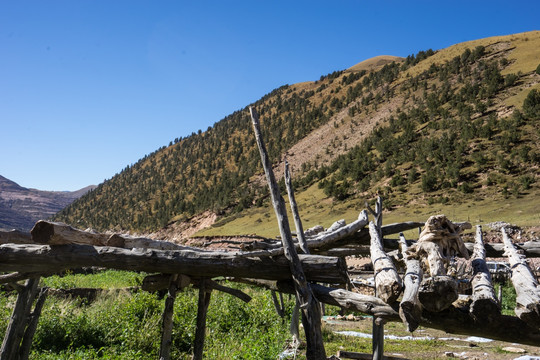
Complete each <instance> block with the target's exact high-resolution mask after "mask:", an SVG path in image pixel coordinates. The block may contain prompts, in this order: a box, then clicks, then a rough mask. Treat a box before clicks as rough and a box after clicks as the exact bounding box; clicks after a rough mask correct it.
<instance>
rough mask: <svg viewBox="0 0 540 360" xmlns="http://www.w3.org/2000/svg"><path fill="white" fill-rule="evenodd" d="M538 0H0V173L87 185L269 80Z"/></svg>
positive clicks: (502, 21) (420, 40)
mask: <svg viewBox="0 0 540 360" xmlns="http://www.w3.org/2000/svg"><path fill="white" fill-rule="evenodd" d="M538 14H540V1H537V0H530V1H520V0H516V1H370V2H368V1H352V0H350V1H346V0H336V1H317V0H311V1H294V0H289V1H281V0H275V1H274V0H272V1H257V0H251V1H226V0H221V1H203V0H201V1H181V0H178V1H136V0H128V1H120V0H91V1H84V0H66V1H56V0H39V1H24V0H21V1H14V0H4V1H0V139H1V140H0V175H2V176H4V177H7V178H9V179H11V180H13V181H15V182H17V183H18V184H20V185H22V186H25V187H31V188H37V189H41V190H77V189H79V188H82V187H84V186H86V185H90V184H98V183H100V182H102V181H104V180H105V179H109V178H111V177H112V176H114V175H115V174H116V173H118V172H120V171H121V170H122V169H123V168H124V167H126V166H127V165H130V164H133V163H135V162H137V160H139V159H140V158H141V157H143V156H144V155H146V154H148V153H150V152H152V151H154V150H156V149H158V148H159V147H160V146H163V145H167V144H168V143H169V142H170V141H171V140H174V139H175V138H176V137H181V136H186V135H189V134H191V133H192V132H194V131H197V130H198V129H202V130H206V128H207V127H208V126H211V125H213V124H214V123H215V122H217V121H219V120H221V119H222V118H223V117H225V116H226V115H228V114H230V113H232V112H233V111H235V110H238V109H241V108H243V107H244V106H246V105H248V104H249V103H251V102H253V101H255V100H257V99H259V98H260V97H261V96H263V95H264V94H266V93H268V92H270V91H271V90H273V89H275V88H277V87H279V86H281V85H284V84H293V83H297V82H302V81H308V80H316V79H318V78H319V77H320V75H324V74H327V73H330V72H333V71H335V70H342V69H345V68H348V67H350V66H352V65H354V64H356V63H358V62H360V61H363V60H365V59H368V58H371V57H373V56H377V55H396V56H407V55H409V54H412V53H417V52H418V51H420V50H427V49H429V48H432V49H434V50H437V49H441V48H445V47H447V46H450V45H452V44H456V43H459V42H463V41H467V40H474V39H479V38H484V37H489V36H497V35H507V34H512V33H519V32H524V31H532V30H539V29H540V26H539V25H540V20H539V19H540V18H539V17H538Z"/></svg>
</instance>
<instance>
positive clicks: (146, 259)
mask: <svg viewBox="0 0 540 360" xmlns="http://www.w3.org/2000/svg"><path fill="white" fill-rule="evenodd" d="M297 257H298V258H299V260H300V261H301V264H302V267H303V269H304V273H305V276H306V277H307V279H309V280H310V281H320V282H325V283H330V284H344V283H346V282H347V279H348V278H347V272H346V264H345V261H344V260H343V259H340V258H336V257H328V256H319V255H297ZM84 266H99V267H104V268H109V269H120V270H134V271H146V272H149V273H153V272H159V273H169V274H170V273H175V274H185V275H188V276H197V277H201V276H204V277H209V278H211V277H218V276H236V277H256V278H260V279H268V280H286V279H290V278H291V268H290V265H289V261H288V260H287V259H286V258H285V257H284V256H279V257H275V258H269V257H263V258H255V257H238V256H237V255H236V254H235V253H234V252H225V251H221V252H218V251H215V252H194V251H189V250H175V251H173V250H150V249H147V250H144V249H133V250H128V249H121V248H116V247H108V246H89V245H55V246H48V245H17V244H4V245H0V271H24V272H44V273H55V272H60V271H62V270H66V269H72V268H80V267H84Z"/></svg>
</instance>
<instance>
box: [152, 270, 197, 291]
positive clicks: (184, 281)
mask: <svg viewBox="0 0 540 360" xmlns="http://www.w3.org/2000/svg"><path fill="white" fill-rule="evenodd" d="M173 276H174V278H175V279H176V280H175V281H174V284H175V285H176V287H177V289H183V288H185V287H186V286H188V285H189V284H190V283H191V278H190V277H189V276H186V275H184V274H175V275H171V274H152V275H147V276H145V277H144V279H143V281H142V284H141V289H142V290H143V291H148V292H155V291H160V290H165V289H168V288H169V287H170V286H171V281H172V278H173Z"/></svg>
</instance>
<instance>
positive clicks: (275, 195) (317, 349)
mask: <svg viewBox="0 0 540 360" xmlns="http://www.w3.org/2000/svg"><path fill="white" fill-rule="evenodd" d="M249 109H250V112H251V119H252V122H253V130H254V132H255V139H256V140H257V145H258V147H259V152H260V155H261V162H262V164H263V168H264V171H265V174H266V180H267V182H268V186H269V188H270V195H271V197H272V204H273V205H274V210H275V212H276V217H277V219H278V225H279V232H280V234H281V241H282V243H283V249H284V251H285V252H284V254H285V257H286V258H287V259H288V260H289V263H290V267H291V274H292V278H293V281H294V283H295V288H296V298H297V299H298V301H299V302H300V304H301V305H300V306H301V308H302V323H303V325H304V331H305V334H306V342H307V351H306V356H307V358H308V359H324V360H326V353H325V351H324V342H323V340H322V332H321V315H320V307H319V303H318V302H317V300H316V299H315V298H314V297H313V295H312V293H311V289H310V288H309V284H308V283H307V280H306V277H305V275H304V270H303V269H302V264H301V263H300V260H299V259H298V254H297V253H296V249H295V246H294V242H293V240H292V235H291V230H290V228H289V221H288V219H287V212H286V210H285V204H284V201H283V198H282V197H281V194H280V192H279V188H278V185H277V182H276V179H275V177H274V172H273V171H272V163H271V162H270V159H269V157H268V153H267V152H266V147H265V145H264V142H263V139H262V135H261V130H260V125H259V117H258V115H257V112H256V111H255V109H254V108H252V107H250V108H249Z"/></svg>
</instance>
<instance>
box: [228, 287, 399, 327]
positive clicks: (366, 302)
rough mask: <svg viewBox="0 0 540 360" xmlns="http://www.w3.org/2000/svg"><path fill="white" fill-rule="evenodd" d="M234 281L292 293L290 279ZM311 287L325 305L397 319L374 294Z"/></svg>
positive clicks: (395, 313)
mask: <svg viewBox="0 0 540 360" xmlns="http://www.w3.org/2000/svg"><path fill="white" fill-rule="evenodd" d="M234 281H237V282H241V283H245V284H250V285H255V286H260V287H264V288H266V289H269V290H274V291H279V292H282V293H285V294H294V286H293V284H292V282H291V281H268V280H260V279H234ZM311 289H312V291H313V295H314V296H315V297H316V298H317V300H319V301H320V302H323V303H325V304H327V305H334V306H339V307H341V308H343V309H346V310H353V311H359V312H361V313H364V314H367V315H372V316H382V317H384V318H385V319H387V320H390V319H391V320H399V315H398V313H397V311H396V310H395V309H394V308H392V307H391V306H390V305H388V304H386V303H385V302H384V301H382V300H381V299H379V298H377V297H375V296H371V295H363V294H359V293H355V292H352V291H348V290H345V289H336V288H331V287H327V286H322V285H319V284H311Z"/></svg>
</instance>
